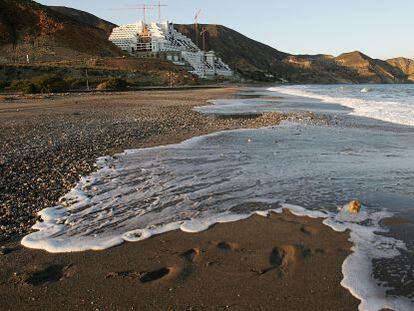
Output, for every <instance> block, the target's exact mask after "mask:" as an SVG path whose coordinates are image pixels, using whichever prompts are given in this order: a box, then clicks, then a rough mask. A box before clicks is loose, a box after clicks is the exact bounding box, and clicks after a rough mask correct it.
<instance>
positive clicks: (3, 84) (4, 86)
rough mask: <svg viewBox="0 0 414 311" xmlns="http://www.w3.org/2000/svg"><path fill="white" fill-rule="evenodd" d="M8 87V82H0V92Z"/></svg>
mask: <svg viewBox="0 0 414 311" xmlns="http://www.w3.org/2000/svg"><path fill="white" fill-rule="evenodd" d="M9 85H10V82H9V81H0V91H4V89H5V88H6V87H8V86H9Z"/></svg>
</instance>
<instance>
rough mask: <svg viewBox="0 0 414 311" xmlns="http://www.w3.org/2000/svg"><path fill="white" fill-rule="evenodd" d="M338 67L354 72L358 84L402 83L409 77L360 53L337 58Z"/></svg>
mask: <svg viewBox="0 0 414 311" xmlns="http://www.w3.org/2000/svg"><path fill="white" fill-rule="evenodd" d="M335 61H336V63H337V64H338V65H340V66H343V67H346V68H349V69H351V70H354V71H355V73H356V74H357V75H356V80H357V82H362V83H365V82H375V83H401V82H405V81H406V79H407V75H406V74H405V73H404V72H403V71H402V70H401V69H399V68H397V67H394V66H393V65H391V64H390V63H387V62H386V61H383V60H379V59H372V58H371V57H369V56H367V55H365V54H363V53H361V52H359V51H355V52H351V53H345V54H341V55H339V56H338V57H336V58H335Z"/></svg>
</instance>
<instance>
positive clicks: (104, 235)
mask: <svg viewBox="0 0 414 311" xmlns="http://www.w3.org/2000/svg"><path fill="white" fill-rule="evenodd" d="M412 146H414V136H413V135H412V133H392V132H383V133H379V132H377V131H374V130H369V129H359V128H334V127H324V126H314V125H306V124H296V123H291V122H285V123H283V124H281V125H280V126H278V127H274V128H263V129H256V130H250V129H248V130H237V131H228V132H220V133H215V134H211V135H206V136H202V137H197V138H194V139H191V140H188V141H185V142H183V143H181V144H176V145H170V146H162V147H156V148H149V149H139V150H127V151H125V152H124V153H121V154H117V155H115V156H113V157H103V158H100V159H99V160H98V162H97V166H98V170H97V171H96V172H94V173H92V174H91V175H90V176H87V177H85V178H82V179H81V180H80V182H79V183H78V184H77V185H76V187H75V188H74V189H73V190H72V191H70V192H69V193H68V194H67V195H66V196H65V197H63V198H62V199H61V204H60V205H59V206H56V207H52V208H48V209H45V210H43V211H41V212H40V213H39V215H40V216H41V217H42V220H43V221H42V222H38V223H37V224H36V225H35V226H34V229H36V230H38V231H37V232H33V233H31V234H29V235H28V236H26V237H24V239H23V240H22V244H23V245H24V246H27V247H30V248H38V249H44V250H47V251H49V252H74V251H85V250H102V249H106V248H109V247H112V246H115V245H118V244H120V243H122V242H124V241H140V240H143V239H146V238H149V237H151V236H153V235H155V234H161V233H164V232H167V231H171V230H178V229H181V230H183V231H185V232H189V233H193V232H199V231H202V230H206V229H208V228H209V227H210V226H211V225H213V224H215V223H226V222H232V221H237V220H239V219H244V218H248V217H250V216H251V215H253V214H259V215H262V216H266V215H267V214H268V213H269V212H277V213H280V212H281V211H282V209H283V208H287V209H289V210H290V211H292V212H293V213H294V214H296V215H298V216H309V217H315V218H316V217H318V218H325V220H324V222H325V224H326V225H329V226H331V227H332V228H333V229H335V230H337V231H344V230H346V229H350V230H351V241H352V242H353V243H354V247H353V254H352V255H351V256H350V257H348V258H347V260H346V261H345V262H344V264H343V273H344V280H343V282H342V285H343V286H344V287H346V288H348V289H349V290H350V291H351V293H353V294H354V295H355V296H356V297H358V298H359V299H361V301H362V302H361V306H360V309H361V310H379V309H381V308H395V309H398V310H411V309H412V306H413V305H412V304H411V302H409V301H408V300H407V299H405V298H399V297H396V298H392V297H388V296H387V295H386V294H385V290H386V289H385V288H382V287H380V286H377V285H376V284H375V282H374V280H373V278H372V273H371V271H372V264H371V261H372V259H374V258H392V257H394V256H396V255H398V254H399V249H400V248H401V249H404V248H405V245H404V243H403V242H402V241H398V240H395V239H392V238H388V237H384V236H381V235H378V234H376V232H381V231H383V230H384V229H383V228H381V227H380V225H379V220H380V219H382V218H384V217H389V216H390V214H389V213H387V212H384V211H382V208H381V206H375V205H372V204H373V203H372V202H371V201H370V199H369V198H370V196H369V195H372V194H375V193H378V192H381V193H382V192H387V191H388V192H389V191H391V192H393V193H401V194H406V193H414V185H412V183H405V182H404V178H405V179H407V180H412V178H414V163H413V161H412V158H413V157H414V149H413V147H412ZM390 154H392V155H393V156H392V157H389V155H390ZM353 198H360V199H361V200H362V201H363V202H364V203H365V205H366V206H367V207H366V208H365V209H364V211H363V212H362V213H361V214H360V215H358V216H351V215H347V214H344V212H343V210H342V211H341V212H338V211H337V208H338V207H341V206H342V205H343V204H345V203H346V202H348V201H349V200H351V199H353Z"/></svg>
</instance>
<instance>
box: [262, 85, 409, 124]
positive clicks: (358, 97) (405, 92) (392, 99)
mask: <svg viewBox="0 0 414 311" xmlns="http://www.w3.org/2000/svg"><path fill="white" fill-rule="evenodd" d="M269 90H270V91H275V92H278V93H281V94H284V95H292V96H299V97H305V98H310V99H317V100H320V101H322V102H326V103H337V104H340V105H343V106H345V107H349V108H351V109H352V110H353V111H352V114H353V115H357V116H363V117H368V118H373V119H378V120H382V121H388V122H394V123H397V124H404V125H409V126H414V85H411V84H400V85H381V84H379V85H375V84H374V85H323V86H321V85H301V86H283V87H275V88H271V89H269Z"/></svg>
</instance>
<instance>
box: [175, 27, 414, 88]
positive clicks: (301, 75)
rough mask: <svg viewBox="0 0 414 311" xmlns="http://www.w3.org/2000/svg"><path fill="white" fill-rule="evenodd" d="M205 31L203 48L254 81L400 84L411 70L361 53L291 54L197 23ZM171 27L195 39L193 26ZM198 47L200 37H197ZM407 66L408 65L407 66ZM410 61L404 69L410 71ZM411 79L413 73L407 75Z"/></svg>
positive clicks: (405, 80) (231, 31) (231, 32)
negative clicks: (212, 52)
mask: <svg viewBox="0 0 414 311" xmlns="http://www.w3.org/2000/svg"><path fill="white" fill-rule="evenodd" d="M202 27H205V29H206V30H207V35H206V38H205V48H206V49H207V50H214V51H216V53H217V55H218V56H220V57H222V58H223V60H224V61H225V62H226V63H228V64H229V65H230V66H231V67H232V68H233V69H235V70H236V71H237V72H239V73H240V74H241V75H242V76H244V77H250V78H253V79H255V80H264V81H266V80H268V81H271V80H274V79H279V80H287V81H290V82H300V83H404V82H409V80H408V76H409V75H413V74H414V73H413V72H412V71H410V73H408V72H409V71H407V70H404V69H402V68H401V67H404V68H405V67H407V65H406V64H405V63H404V62H402V63H401V66H399V65H397V62H396V63H395V64H394V63H393V62H392V61H389V62H386V61H382V60H378V59H372V58H370V57H369V56H367V55H365V54H363V53H361V52H358V51H356V52H351V53H345V54H342V55H340V56H338V57H333V56H331V55H323V54H320V55H291V54H288V53H284V52H281V51H278V50H276V49H274V48H272V47H270V46H267V45H265V44H262V43H260V42H257V41H254V40H252V39H250V38H247V37H246V36H244V35H242V34H240V33H238V32H236V31H234V30H232V29H229V28H227V27H224V26H220V25H200V26H199V30H198V31H199V32H201V30H202ZM175 28H176V29H177V30H178V31H179V32H182V33H183V34H185V35H186V36H188V37H190V38H191V39H192V40H194V41H195V40H196V38H195V29H194V25H175ZM199 46H200V48H202V39H201V38H199ZM409 66H411V67H409ZM412 66H414V65H413V62H411V63H410V65H408V67H407V68H411V70H412ZM411 78H412V79H414V78H413V76H411Z"/></svg>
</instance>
